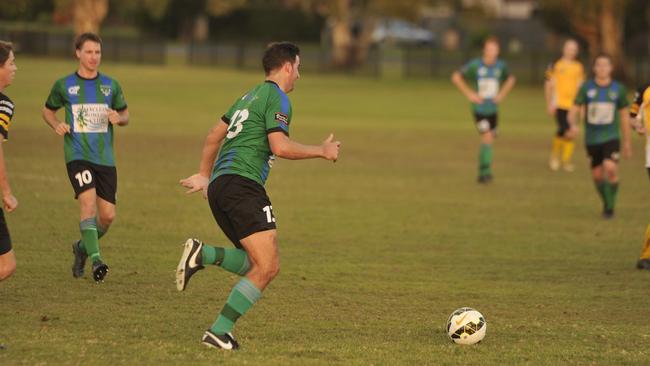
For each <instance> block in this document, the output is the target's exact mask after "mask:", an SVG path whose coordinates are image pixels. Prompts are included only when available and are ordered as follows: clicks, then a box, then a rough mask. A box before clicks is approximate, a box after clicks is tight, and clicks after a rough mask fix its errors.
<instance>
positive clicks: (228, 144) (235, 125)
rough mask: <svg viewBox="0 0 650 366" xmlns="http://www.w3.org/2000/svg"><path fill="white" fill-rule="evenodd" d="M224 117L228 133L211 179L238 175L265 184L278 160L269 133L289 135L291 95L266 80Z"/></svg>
mask: <svg viewBox="0 0 650 366" xmlns="http://www.w3.org/2000/svg"><path fill="white" fill-rule="evenodd" d="M221 119H222V120H223V121H224V122H225V123H228V134H227V135H226V138H225V140H224V142H223V145H222V147H221V150H220V151H219V156H218V158H217V161H216V162H215V164H214V168H213V169H212V177H211V179H210V181H213V180H214V179H216V178H217V177H219V176H221V175H224V174H236V175H240V176H243V177H246V178H249V179H252V180H254V181H255V182H257V183H259V184H261V185H264V183H265V182H266V179H267V178H268V176H269V171H270V170H271V165H272V164H273V160H274V159H275V156H274V155H273V152H272V151H271V147H270V145H269V139H268V137H267V134H269V133H272V132H283V133H285V134H286V135H287V136H288V135H289V123H290V122H291V102H290V101H289V98H288V97H287V95H286V94H285V93H284V92H283V91H282V90H281V89H280V87H279V86H278V85H277V84H276V83H274V82H272V81H268V80H267V81H265V82H263V83H261V84H258V85H257V86H255V87H254V88H253V89H251V90H250V91H249V92H248V93H246V94H245V95H244V96H243V97H241V98H239V99H238V100H237V101H236V102H235V103H234V104H233V105H232V107H230V109H229V110H228V112H226V114H225V115H224V116H223V117H222V118H221Z"/></svg>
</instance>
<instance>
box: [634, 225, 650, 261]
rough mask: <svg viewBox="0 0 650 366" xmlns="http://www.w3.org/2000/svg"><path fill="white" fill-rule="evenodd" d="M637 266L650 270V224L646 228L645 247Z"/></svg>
mask: <svg viewBox="0 0 650 366" xmlns="http://www.w3.org/2000/svg"><path fill="white" fill-rule="evenodd" d="M636 268H638V269H648V270H650V225H648V227H647V228H646V229H645V236H644V239H643V249H642V250H641V256H640V257H639V261H638V262H637V263H636Z"/></svg>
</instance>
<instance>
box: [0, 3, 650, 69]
mask: <svg viewBox="0 0 650 366" xmlns="http://www.w3.org/2000/svg"><path fill="white" fill-rule="evenodd" d="M536 3H537V10H536V12H535V16H536V17H539V18H540V19H542V20H543V21H544V24H545V25H546V26H547V27H548V29H550V30H551V31H553V32H555V33H556V34H559V35H565V36H575V37H577V38H579V39H580V40H581V41H582V43H583V44H585V45H586V46H587V49H588V50H589V53H590V55H591V56H594V55H596V54H598V53H600V52H606V53H608V54H610V55H612V56H613V58H614V60H615V62H617V63H618V64H622V63H623V60H624V59H625V55H626V47H625V46H626V42H627V41H628V40H631V39H641V40H643V39H645V40H646V41H645V44H643V45H642V46H644V47H645V49H646V50H647V49H648V48H650V46H648V41H647V39H648V37H647V35H648V28H649V24H650V2H649V1H647V0H598V1H593V0H572V1H567V0H539V1H537V2H536ZM468 4H469V5H468ZM477 4H478V5H477ZM436 7H437V8H440V7H445V8H446V9H448V13H449V14H450V15H449V16H450V17H452V18H454V19H457V20H458V21H456V22H452V23H451V24H455V25H456V26H457V27H462V26H463V24H465V25H474V23H476V22H478V23H480V25H479V27H480V26H482V27H483V28H485V29H489V21H490V14H489V11H487V10H485V9H482V6H481V2H476V1H474V2H468V1H463V0H401V1H394V0H12V1H11V6H1V7H0V21H3V20H4V21H8V20H9V21H23V22H40V23H49V24H53V25H64V26H72V28H73V29H74V31H75V32H76V33H80V32H83V31H99V29H100V27H102V26H105V25H109V26H113V27H115V28H119V27H130V28H131V29H134V30H135V31H136V32H137V33H139V34H144V35H152V36H156V37H163V38H166V39H177V40H182V41H208V40H229V41H243V40H256V41H260V42H266V41H270V40H275V39H287V40H293V41H313V42H327V43H328V44H330V45H331V48H332V62H333V64H334V65H341V66H349V65H354V64H359V63H362V62H363V61H364V60H365V59H366V55H367V53H368V50H369V48H370V47H371V45H372V33H373V31H374V30H375V28H376V26H377V24H378V23H379V21H380V20H381V19H382V18H385V17H392V18H402V19H407V20H410V21H412V22H415V23H418V22H420V21H422V18H423V14H426V9H431V8H436ZM476 14H479V16H476ZM463 18H466V19H465V20H464V21H463ZM324 30H326V32H323V31H324ZM324 34H325V35H326V37H323V35H324ZM639 35H646V37H639ZM640 42H641V43H643V41H640ZM628 43H629V42H628Z"/></svg>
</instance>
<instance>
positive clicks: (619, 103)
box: [616, 85, 630, 109]
mask: <svg viewBox="0 0 650 366" xmlns="http://www.w3.org/2000/svg"><path fill="white" fill-rule="evenodd" d="M629 105H630V101H629V100H627V88H625V87H624V86H623V85H621V91H620V92H619V93H618V99H617V100H616V108H617V109H623V108H625V107H627V106H629Z"/></svg>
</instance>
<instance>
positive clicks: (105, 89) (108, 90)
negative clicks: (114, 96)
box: [99, 85, 111, 97]
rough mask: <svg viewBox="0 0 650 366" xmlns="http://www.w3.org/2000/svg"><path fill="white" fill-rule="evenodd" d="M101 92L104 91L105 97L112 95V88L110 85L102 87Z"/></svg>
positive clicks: (100, 87)
mask: <svg viewBox="0 0 650 366" xmlns="http://www.w3.org/2000/svg"><path fill="white" fill-rule="evenodd" d="M99 90H101V91H102V94H104V96H105V97H107V96H109V95H111V86H110V85H100V86H99Z"/></svg>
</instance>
